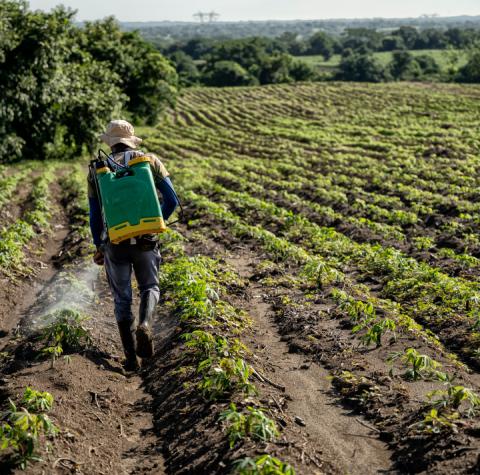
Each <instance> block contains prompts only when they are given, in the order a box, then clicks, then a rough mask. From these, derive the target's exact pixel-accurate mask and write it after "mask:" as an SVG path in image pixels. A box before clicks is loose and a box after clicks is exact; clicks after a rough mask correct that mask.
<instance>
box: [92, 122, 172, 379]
mask: <svg viewBox="0 0 480 475" xmlns="http://www.w3.org/2000/svg"><path fill="white" fill-rule="evenodd" d="M100 138H101V140H102V141H103V142H105V143H106V144H107V145H108V146H109V147H110V148H111V150H112V154H111V156H110V157H111V158H112V161H113V162H115V163H116V164H118V165H119V166H126V165H127V164H128V162H129V161H130V160H132V159H134V158H136V157H140V156H147V157H149V159H150V167H151V171H152V174H153V178H154V182H155V187H156V189H157V191H158V192H159V194H160V195H161V198H162V215H163V217H164V219H165V220H167V219H168V218H169V216H170V215H171V214H172V213H173V211H174V210H175V208H176V206H177V204H178V200H177V197H176V194H175V190H174V188H173V185H172V182H171V181H170V179H169V173H168V172H167V170H166V168H165V166H164V165H163V164H162V162H161V161H160V159H159V158H158V157H157V156H156V155H153V154H145V153H143V152H141V151H139V150H138V146H139V144H140V143H141V142H142V139H140V138H138V137H136V136H135V133H134V128H133V126H132V125H131V124H130V123H128V122H127V121H125V120H114V121H112V122H110V123H109V124H108V126H107V130H106V132H105V133H104V134H102V135H101V137H100ZM95 180H96V177H95V176H94V175H93V174H92V173H89V176H88V198H89V205H90V229H91V232H92V236H93V242H94V244H95V246H96V247H97V250H96V252H95V255H94V257H93V260H94V262H95V263H96V264H98V265H105V270H106V274H107V279H108V283H109V285H110V289H111V291H112V294H113V298H114V303H115V318H116V320H117V324H118V329H119V331H120V337H121V340H122V344H123V349H124V353H125V363H124V368H125V370H126V371H134V370H136V369H138V360H137V356H139V357H140V358H148V357H150V356H152V355H153V339H152V330H151V319H152V315H153V313H154V311H155V306H156V305H157V303H158V300H159V297H160V290H159V281H158V270H159V265H160V252H159V249H158V240H157V238H156V236H155V235H153V234H144V235H142V236H138V237H136V238H130V239H126V240H124V241H121V242H120V243H118V244H112V243H111V242H110V241H109V240H108V238H107V233H106V230H105V229H104V223H103V219H102V212H101V205H100V199H99V196H98V189H97V186H96V183H95ZM132 269H133V271H134V273H135V277H136V279H137V283H138V288H139V291H140V309H139V321H138V325H137V328H136V329H135V318H134V316H133V314H132V285H131V277H132Z"/></svg>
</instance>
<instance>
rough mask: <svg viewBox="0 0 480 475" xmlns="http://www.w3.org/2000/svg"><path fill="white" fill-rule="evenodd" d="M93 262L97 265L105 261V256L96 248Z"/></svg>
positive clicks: (101, 264)
mask: <svg viewBox="0 0 480 475" xmlns="http://www.w3.org/2000/svg"><path fill="white" fill-rule="evenodd" d="M93 262H95V264H97V265H98V266H103V264H104V263H105V256H104V255H103V252H102V251H101V250H100V249H97V251H96V252H95V254H94V255H93Z"/></svg>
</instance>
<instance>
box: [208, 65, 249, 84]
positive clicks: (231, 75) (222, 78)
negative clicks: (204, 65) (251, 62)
mask: <svg viewBox="0 0 480 475" xmlns="http://www.w3.org/2000/svg"><path fill="white" fill-rule="evenodd" d="M204 80H205V84H207V85H208V86H217V87H224V86H251V85H254V84H255V79H254V78H253V77H252V76H250V74H249V73H248V71H246V70H245V69H244V68H243V67H242V66H241V65H240V64H238V63H236V62H235V61H216V62H215V63H213V66H212V68H211V69H210V70H209V71H208V73H207V74H206V75H205V79H204Z"/></svg>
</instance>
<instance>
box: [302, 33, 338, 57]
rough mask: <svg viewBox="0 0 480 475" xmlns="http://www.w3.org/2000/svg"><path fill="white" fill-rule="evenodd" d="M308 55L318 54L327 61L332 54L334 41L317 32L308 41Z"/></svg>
mask: <svg viewBox="0 0 480 475" xmlns="http://www.w3.org/2000/svg"><path fill="white" fill-rule="evenodd" d="M308 45H309V46H308V54H312V55H314V54H320V55H322V56H323V57H324V58H325V61H328V60H329V59H330V58H331V57H332V55H333V53H334V41H333V40H332V38H331V37H330V36H329V35H327V34H326V33H324V32H323V31H319V32H318V33H315V34H314V35H313V36H312V37H311V38H310V39H309V40H308Z"/></svg>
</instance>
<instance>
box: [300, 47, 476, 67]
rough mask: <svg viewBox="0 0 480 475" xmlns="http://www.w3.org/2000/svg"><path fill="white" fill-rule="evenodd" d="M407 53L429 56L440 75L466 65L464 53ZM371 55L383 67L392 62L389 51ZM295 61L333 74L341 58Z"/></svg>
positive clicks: (314, 57) (306, 58)
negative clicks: (437, 67) (450, 69)
mask: <svg viewBox="0 0 480 475" xmlns="http://www.w3.org/2000/svg"><path fill="white" fill-rule="evenodd" d="M409 53H410V54H412V55H413V56H414V57H415V56H421V55H427V56H431V57H432V58H433V59H434V60H435V62H436V63H437V64H438V65H439V66H440V71H441V72H442V73H446V72H447V71H448V70H449V68H451V67H454V68H455V69H458V68H461V67H462V66H465V64H466V63H467V54H466V52H465V51H458V50H439V49H426V50H410V51H409ZM372 55H373V57H374V58H375V59H377V60H378V62H379V63H380V64H381V65H382V66H384V67H385V66H387V64H388V63H389V62H390V61H391V60H392V53H391V52H390V51H383V52H374V53H372ZM296 59H299V60H301V61H304V62H305V63H307V64H308V65H309V66H312V67H313V68H314V69H315V70H317V71H319V72H335V71H336V70H337V69H338V66H339V65H340V61H341V59H342V57H341V55H339V54H334V55H333V56H332V57H331V58H330V59H328V60H327V61H326V60H325V58H324V57H323V56H321V55H318V56H297V57H296Z"/></svg>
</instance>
